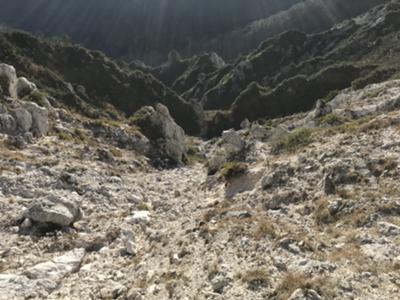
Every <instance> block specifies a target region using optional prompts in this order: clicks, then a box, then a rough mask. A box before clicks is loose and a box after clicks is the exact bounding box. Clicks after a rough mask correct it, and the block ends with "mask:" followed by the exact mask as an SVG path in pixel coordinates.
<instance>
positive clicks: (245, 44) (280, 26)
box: [201, 0, 390, 58]
mask: <svg viewBox="0 0 400 300" xmlns="http://www.w3.org/2000/svg"><path fill="white" fill-rule="evenodd" d="M389 1H390V0H352V1H349V0H304V1H299V2H298V3H297V4H296V5H293V6H291V7H290V8H288V9H287V10H284V11H281V12H278V13H276V14H274V15H272V16H270V17H267V18H264V19H260V20H256V21H254V22H252V23H251V24H248V25H247V26H245V27H241V28H236V29H235V30H233V31H232V32H230V33H226V34H223V35H220V36H218V37H217V38H215V39H214V40H212V41H208V42H205V41H201V42H202V43H203V42H204V44H205V45H206V48H205V49H204V50H207V51H210V50H212V51H215V52H217V53H221V54H222V55H223V56H224V57H225V58H234V57H235V56H237V55H238V53H243V54H245V53H247V52H248V51H250V50H252V49H254V48H256V47H257V46H258V45H259V43H260V42H261V41H263V40H265V39H267V38H270V37H273V36H274V35H277V34H279V33H282V32H284V31H287V30H299V31H303V32H306V33H316V32H320V31H323V30H327V29H329V28H330V27H332V26H333V25H334V24H336V23H339V22H341V21H343V20H346V19H348V18H352V17H355V16H357V15H359V14H361V13H363V12H365V11H367V10H369V9H371V8H373V7H374V6H376V5H379V4H383V3H387V2H389ZM226 45H229V47H226Z"/></svg>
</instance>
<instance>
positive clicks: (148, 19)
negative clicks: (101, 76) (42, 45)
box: [0, 0, 301, 63]
mask: <svg viewBox="0 0 400 300" xmlns="http://www.w3.org/2000/svg"><path fill="white" fill-rule="evenodd" d="M300 1H301V0H251V1H250V3H249V1H248V0H229V1H226V0H201V1H199V0H113V1H110V0H85V1H82V0H68V1H65V0H35V1H27V0H13V1H9V0H0V7H1V10H0V23H5V24H7V25H9V26H12V27H17V28H21V29H24V30H27V31H31V32H35V33H44V34H46V35H60V36H63V35H65V34H67V35H69V36H71V38H72V39H73V41H74V42H79V43H83V44H84V45H85V46H88V47H90V48H94V49H100V50H103V51H105V52H106V53H108V54H110V55H113V56H115V57H130V58H136V59H141V60H144V61H146V62H147V63H160V62H161V61H163V60H165V59H166V56H167V54H168V52H169V51H170V50H172V49H177V50H179V51H181V52H183V53H184V54H185V56H186V55H191V54H194V53H198V52H199V50H200V48H202V45H200V44H199V43H197V41H198V40H201V41H202V43H203V42H204V41H207V40H210V39H212V38H213V37H216V36H218V35H220V34H224V33H227V32H229V31H232V30H233V29H235V28H238V27H242V26H246V25H247V24H248V23H250V22H252V21H254V20H258V19H261V18H265V17H268V16H270V15H272V14H274V13H277V12H279V11H282V10H285V9H287V8H289V7H290V6H292V5H293V4H296V3H298V2H300Z"/></svg>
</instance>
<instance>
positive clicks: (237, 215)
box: [224, 210, 251, 219]
mask: <svg viewBox="0 0 400 300" xmlns="http://www.w3.org/2000/svg"><path fill="white" fill-rule="evenodd" d="M224 215H225V216H226V217H227V218H238V219H245V218H250V217H251V213H250V212H248V211H246V210H241V211H228V212H226V213H224Z"/></svg>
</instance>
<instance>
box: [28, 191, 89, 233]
mask: <svg viewBox="0 0 400 300" xmlns="http://www.w3.org/2000/svg"><path fill="white" fill-rule="evenodd" d="M24 217H25V218H28V219H30V220H32V221H34V222H37V223H44V224H54V225H58V226H69V225H72V224H73V223H74V222H76V221H78V220H80V219H81V218H82V211H81V209H80V208H79V206H78V204H77V203H76V202H75V201H72V200H69V199H66V198H62V197H57V196H47V197H45V198H41V199H38V200H36V201H35V202H34V203H33V204H32V206H31V207H29V208H28V209H27V210H26V211H25V212H24Z"/></svg>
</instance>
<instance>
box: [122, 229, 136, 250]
mask: <svg viewBox="0 0 400 300" xmlns="http://www.w3.org/2000/svg"><path fill="white" fill-rule="evenodd" d="M121 234H122V241H123V243H124V249H125V251H126V253H128V254H130V255H136V253H137V250H136V244H135V236H134V233H133V231H132V230H130V229H123V230H122V231H121Z"/></svg>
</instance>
